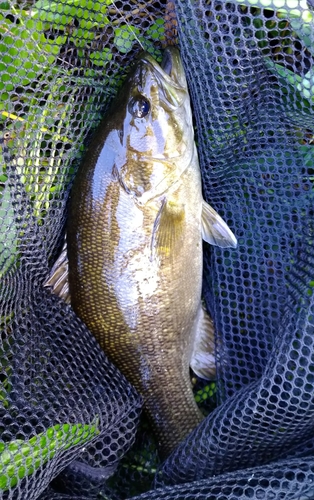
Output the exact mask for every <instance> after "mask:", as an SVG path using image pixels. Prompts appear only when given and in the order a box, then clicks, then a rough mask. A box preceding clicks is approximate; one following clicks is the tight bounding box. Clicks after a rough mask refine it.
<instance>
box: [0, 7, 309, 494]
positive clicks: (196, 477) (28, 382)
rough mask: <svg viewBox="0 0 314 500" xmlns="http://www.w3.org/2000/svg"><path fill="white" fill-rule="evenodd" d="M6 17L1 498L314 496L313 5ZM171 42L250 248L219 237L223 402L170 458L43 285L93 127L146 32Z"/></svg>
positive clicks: (213, 283)
mask: <svg viewBox="0 0 314 500" xmlns="http://www.w3.org/2000/svg"><path fill="white" fill-rule="evenodd" d="M0 16H1V19H0V37H1V38H0V53H1V62H0V89H1V96H0V118H1V126H2V132H1V134H2V135H1V137H0V143H1V144H0V146H1V151H0V153H1V167H0V169H1V170H0V221H1V228H0V319H1V347H0V376H1V390H0V412H1V418H0V431H1V435H0V497H1V498H12V499H22V500H28V499H30V500H32V499H36V498H40V499H41V500H50V499H51V500H52V499H54V498H55V499H60V500H61V499H63V498H64V499H76V500H80V499H85V500H87V499H101V498H105V499H108V500H119V499H120V500H121V499H126V498H131V497H132V498H134V499H135V498H143V499H144V498H153V499H158V498H160V499H161V498H162V499H179V498H180V499H185V500H188V499H191V500H192V499H194V498H199V499H214V498H220V499H229V500H231V499H242V498H243V499H244V498H257V499H279V498H280V499H281V498H287V499H300V500H301V499H310V498H314V490H313V486H312V485H313V481H314V414H313V413H314V391H313V383H314V349H313V341H314V337H313V334H314V328H313V327H314V319H313V318H314V303H313V296H314V295H313V290H314V271H313V269H314V242H313V238H314V185H313V182H314V149H313V148H314V135H313V129H314V125H313V123H314V121H313V118H314V71H313V62H314V61H313V58H314V21H313V16H314V12H313V7H312V5H311V4H310V2H308V3H307V2H306V1H292V0H285V1H284V0H282V1H279V0H274V1H271V0H267V1H266V0H261V1H258V0H254V1H253V0H252V1H249V0H242V1H241V0H233V1H232V2H223V1H211V0H197V1H193V0H176V1H175V2H169V1H166V0H159V1H154V0H151V1H149V2H142V3H139V2H138V1H137V0H132V1H131V0H130V1H123V2H121V1H116V2H114V1H112V0H106V1H99V2H89V1H87V0H80V2H77V1H76V0H63V1H61V0H60V1H56V2H51V1H48V0H38V1H37V2H32V1H27V2H26V1H25V2H23V1H21V2H16V3H14V2H3V3H1V11H0ZM169 42H170V43H175V42H177V43H178V44H179V47H180V53H181V57H182V61H183V64H184V68H185V71H186V77H187V81H188V86H189V91H190V95H191V100H192V107H193V115H194V120H195V121H194V124H195V134H196V142H197V147H198V153H199V157H200V166H201V171H202V179H203V194H204V198H205V199H206V201H208V202H209V203H210V204H211V205H212V206H213V207H214V208H215V209H216V210H217V211H218V212H219V214H220V215H221V216H222V217H223V218H224V220H225V221H226V222H227V224H228V225H229V227H230V228H231V229H232V231H233V232H234V234H235V235H236V237H237V240H238V246H237V248H236V249H221V248H218V247H209V245H207V244H204V280H203V297H204V300H205V303H206V306H207V309H208V311H209V313H210V315H211V317H212V318H213V321H214V325H215V336H216V353H215V354H216V364H217V381H216V384H215V390H214V392H215V398H216V399H215V401H214V403H215V406H216V408H215V409H214V410H213V408H212V407H211V405H210V404H209V405H208V406H206V402H207V401H208V397H207V395H208V387H209V386H208V384H207V383H206V384H205V382H202V381H200V380H198V382H197V384H196V386H195V395H196V396H195V397H196V400H197V401H203V402H204V401H205V404H204V405H203V411H204V413H205V414H207V413H209V414H208V415H207V416H206V418H205V419H204V420H203V422H202V423H201V424H200V425H199V426H198V427H197V428H196V429H195V430H194V431H193V432H192V433H191V434H190V435H189V436H188V437H187V438H186V439H185V440H184V441H183V442H182V444H180V446H179V447H178V448H177V449H176V450H175V451H174V452H173V453H172V454H171V455H170V457H169V458H168V459H167V460H166V461H165V462H164V463H161V464H160V460H159V459H158V455H157V451H156V447H155V443H154V436H152V435H151V432H150V430H149V427H148V428H147V422H146V421H145V416H144V420H143V419H142V421H141V424H140V426H138V423H139V420H140V412H141V407H142V399H141V397H140V396H139V395H138V394H137V393H136V391H135V390H134V389H133V387H132V386H131V385H130V384H129V383H128V382H127V380H126V379H125V378H124V377H123V375H121V373H120V372H119V371H118V370H117V369H116V368H115V367H114V366H113V365H112V363H110V362H109V361H108V359H107V358H106V355H105V353H103V352H102V350H101V349H100V347H99V346H98V344H97V342H96V340H95V339H94V338H93V336H92V335H91V334H90V332H89V331H88V330H87V329H86V327H85V326H84V324H83V323H82V322H81V321H80V320H79V318H77V317H76V315H75V313H74V312H73V310H72V309H71V307H70V305H67V304H65V303H64V302H63V301H62V300H61V299H59V298H57V297H55V296H54V295H52V294H51V292H50V290H49V289H48V288H47V287H45V286H44V284H45V282H46V280H47V278H48V277H49V271H50V269H51V267H52V265H53V263H54V262H55V260H56V258H57V257H58V255H59V253H60V250H61V248H62V245H63V240H64V230H65V221H66V218H67V201H68V198H69V194H70V189H71V185H72V181H73V178H74V176H75V173H76V170H77V167H78V165H79V163H80V159H81V157H82V155H83V154H84V150H85V148H86V145H87V144H88V141H89V137H90V136H91V135H92V131H93V129H94V128H95V127H96V125H97V124H98V123H99V120H100V118H101V117H102V116H103V114H104V113H105V112H106V110H107V107H108V105H109V103H110V101H111V98H112V96H113V95H114V94H116V92H117V90H118V88H119V87H120V85H121V82H122V81H123V79H124V76H125V74H126V73H127V72H128V69H129V67H130V65H131V64H132V63H133V62H134V60H135V57H136V56H137V54H138V53H139V52H140V51H141V50H142V48H141V46H140V44H141V45H142V46H143V47H144V49H145V50H146V51H149V52H150V53H151V54H153V56H154V57H156V58H160V55H161V49H162V47H164V46H165V45H166V44H167V43H169ZM206 391H207V392H206ZM169 404H171V402H169ZM136 431H137V435H136ZM130 448H131V449H130ZM148 490H149V491H148ZM141 493H142V494H141Z"/></svg>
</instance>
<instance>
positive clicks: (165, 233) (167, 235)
mask: <svg viewBox="0 0 314 500" xmlns="http://www.w3.org/2000/svg"><path fill="white" fill-rule="evenodd" d="M184 223H185V210H184V205H183V204H182V203H181V204H179V203H176V202H175V201H173V200H166V199H164V200H163V202H162V205H161V207H160V210H159V212H158V214H157V217H156V220H155V223H154V228H153V235H152V243H151V248H152V258H154V257H155V256H158V257H170V258H173V257H174V256H175V250H176V248H178V247H177V245H178V244H179V243H180V241H181V238H182V237H183V228H184Z"/></svg>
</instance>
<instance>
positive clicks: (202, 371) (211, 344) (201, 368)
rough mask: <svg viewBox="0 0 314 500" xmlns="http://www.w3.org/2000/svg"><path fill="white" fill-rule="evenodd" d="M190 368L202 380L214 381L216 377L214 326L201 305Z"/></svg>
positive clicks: (196, 323)
mask: <svg viewBox="0 0 314 500" xmlns="http://www.w3.org/2000/svg"><path fill="white" fill-rule="evenodd" d="M190 366H191V368H192V370H193V371H194V373H196V375H198V376H199V377H201V378H205V379H208V380H213V379H214V378H215V376H216V363H215V336H214V325H213V322H212V319H211V318H210V316H209V315H208V313H207V311H205V309H204V308H203V306H202V305H201V304H200V307H199V310H198V315H197V318H196V322H195V342H194V347H193V353H192V357H191V362H190Z"/></svg>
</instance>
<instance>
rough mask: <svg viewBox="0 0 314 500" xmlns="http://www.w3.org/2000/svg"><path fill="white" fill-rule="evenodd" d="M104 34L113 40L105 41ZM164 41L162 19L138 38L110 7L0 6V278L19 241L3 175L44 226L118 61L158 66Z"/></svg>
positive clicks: (114, 83) (117, 76) (46, 0)
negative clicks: (5, 140) (142, 57)
mask: <svg viewBox="0 0 314 500" xmlns="http://www.w3.org/2000/svg"><path fill="white" fill-rule="evenodd" d="M106 29H109V30H111V31H110V33H111V34H110V37H109V38H108V35H106V36H107V40H106V41H104V40H103V39H102V38H103V37H104V36H105V35H103V34H102V33H105V32H106ZM144 35H145V36H144ZM163 39H164V20H163V19H161V18H159V19H158V18H157V19H156V18H154V17H153V16H150V24H149V26H147V28H146V32H145V34H144V33H141V32H140V30H139V29H138V28H137V27H136V26H133V25H132V24H130V23H129V22H128V20H127V17H125V13H123V12H122V11H120V10H119V9H118V8H116V6H115V4H114V1H113V0H100V1H99V2H91V1H90V0H66V1H64V2H58V1H54V2H51V1H50V0H39V1H37V2H34V3H33V5H32V4H31V3H28V4H26V3H25V4H24V5H22V6H21V4H20V3H16V4H15V6H14V4H13V3H12V4H9V3H2V4H1V10H0V126H1V125H2V128H3V131H4V132H9V133H10V134H11V136H12V140H11V141H10V143H9V153H8V154H7V155H3V154H2V155H1V158H0V160H1V164H2V165H3V167H2V168H1V169H0V220H1V221H2V227H3V228H5V230H4V231H2V235H0V277H1V276H3V275H4V274H5V273H6V272H7V271H8V269H10V267H11V266H12V264H14V263H15V264H18V260H19V242H20V239H21V237H22V236H23V228H21V227H19V224H18V223H17V221H16V216H15V214H14V210H13V207H12V196H11V190H10V187H9V186H8V171H7V169H8V168H14V171H15V172H16V174H17V175H18V177H19V181H21V183H22V185H23V186H24V187H25V193H27V196H25V198H26V199H27V200H28V203H29V207H30V209H29V210H28V213H29V214H30V213H32V214H33V215H34V216H35V220H36V221H37V224H39V225H41V224H43V223H44V221H45V217H46V216H47V213H48V211H49V208H50V206H51V203H52V202H55V201H57V200H58V199H60V198H62V196H63V193H64V190H65V188H66V186H67V185H68V183H69V182H70V181H71V178H72V176H73V173H74V171H75V165H77V163H78V161H79V159H80V157H81V156H82V154H83V151H84V145H83V144H84V139H85V138H86V136H87V134H88V132H89V131H90V130H91V129H92V128H93V127H95V126H96V125H97V123H98V122H99V120H100V117H101V110H102V109H103V107H104V106H105V105H106V102H107V101H108V99H109V98H110V96H111V95H113V94H114V93H115V92H116V90H117V88H118V87H119V85H121V82H122V79H123V74H124V73H125V69H124V66H125V65H122V66H120V64H119V61H120V60H122V59H121V58H123V56H124V55H125V54H126V53H128V52H130V51H131V50H135V46H136V45H137V48H139V44H140V45H141V46H142V47H143V48H145V50H147V51H149V52H151V53H152V54H153V55H154V56H155V57H157V58H158V57H160V51H159V50H158V48H157V46H156V42H161V41H162V40H163ZM91 90H92V92H91ZM4 132H3V133H4ZM0 153H1V150H0ZM2 153H3V152H2ZM72 166H73V167H74V168H73V167H72ZM25 193H24V194H25ZM22 196H23V193H22ZM24 223H26V221H25V218H24Z"/></svg>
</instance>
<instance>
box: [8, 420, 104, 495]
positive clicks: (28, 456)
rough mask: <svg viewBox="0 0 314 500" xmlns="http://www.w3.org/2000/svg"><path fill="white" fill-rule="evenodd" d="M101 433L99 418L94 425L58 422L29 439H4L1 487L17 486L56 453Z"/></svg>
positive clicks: (85, 441)
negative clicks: (61, 423)
mask: <svg viewBox="0 0 314 500" xmlns="http://www.w3.org/2000/svg"><path fill="white" fill-rule="evenodd" d="M97 434H99V429H98V418H96V419H95V421H94V423H93V424H91V425H84V424H63V425H59V424H58V425H55V426H54V427H51V428H49V429H47V430H46V432H43V433H40V434H37V435H36V436H34V437H32V438H31V439H30V440H29V441H23V440H21V439H17V440H15V441H11V442H9V443H3V442H0V490H8V489H10V488H13V487H14V486H16V485H17V484H18V482H19V481H20V480H21V479H23V478H24V477H26V476H29V475H30V474H32V473H33V472H34V471H35V470H36V469H38V468H39V467H41V466H42V465H44V464H45V463H47V462H48V460H51V459H52V458H53V457H54V456H55V455H56V453H58V452H61V451H65V450H68V449H69V448H71V447H73V446H77V445H82V444H84V443H87V442H88V441H90V440H91V439H92V438H93V437H95V436H96V435H97Z"/></svg>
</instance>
